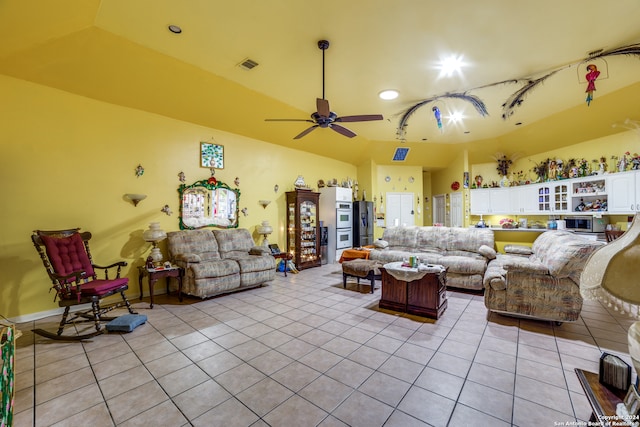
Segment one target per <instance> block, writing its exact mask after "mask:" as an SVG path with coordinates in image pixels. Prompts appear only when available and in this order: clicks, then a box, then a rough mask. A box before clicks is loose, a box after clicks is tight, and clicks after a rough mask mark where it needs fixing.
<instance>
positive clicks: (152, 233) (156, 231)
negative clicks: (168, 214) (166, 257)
mask: <svg viewBox="0 0 640 427" xmlns="http://www.w3.org/2000/svg"><path fill="white" fill-rule="evenodd" d="M142 238H143V239H144V240H145V241H146V242H151V244H152V245H153V249H151V255H150V256H151V259H152V260H153V262H154V264H155V265H159V264H161V263H162V252H160V248H159V247H158V242H160V241H162V240H164V239H166V238H167V233H166V232H165V231H164V230H163V229H161V228H160V223H159V222H152V223H150V224H149V228H148V229H147V230H145V231H144V232H143V233H142Z"/></svg>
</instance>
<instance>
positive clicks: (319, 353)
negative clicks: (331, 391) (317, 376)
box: [299, 348, 343, 372]
mask: <svg viewBox="0 0 640 427" xmlns="http://www.w3.org/2000/svg"><path fill="white" fill-rule="evenodd" d="M342 359H343V357H342V356H338V355H337V354H334V353H332V352H330V351H328V350H325V349H323V348H317V349H315V350H313V351H312V352H310V353H307V354H306V355H304V356H302V357H301V358H300V359H299V361H300V362H301V363H304V364H305V365H307V366H309V367H311V368H313V369H315V370H316V371H318V372H326V371H327V370H329V369H331V368H332V367H334V366H335V365H336V364H338V363H339V362H340V361H341V360H342Z"/></svg>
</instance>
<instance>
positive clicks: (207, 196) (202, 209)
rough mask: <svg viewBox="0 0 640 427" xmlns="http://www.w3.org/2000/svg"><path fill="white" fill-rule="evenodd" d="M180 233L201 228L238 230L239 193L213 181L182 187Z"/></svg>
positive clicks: (180, 192)
mask: <svg viewBox="0 0 640 427" xmlns="http://www.w3.org/2000/svg"><path fill="white" fill-rule="evenodd" d="M178 193H179V194H180V229H181V230H195V229H198V228H203V227H218V228H237V227H238V220H239V213H240V212H239V209H238V206H239V205H238V204H239V202H240V190H239V189H238V188H231V187H229V186H228V185H227V184H225V183H224V182H221V181H218V180H216V179H215V178H214V177H211V178H209V179H203V180H202V181H196V182H194V183H193V184H191V185H185V184H181V185H180V187H178Z"/></svg>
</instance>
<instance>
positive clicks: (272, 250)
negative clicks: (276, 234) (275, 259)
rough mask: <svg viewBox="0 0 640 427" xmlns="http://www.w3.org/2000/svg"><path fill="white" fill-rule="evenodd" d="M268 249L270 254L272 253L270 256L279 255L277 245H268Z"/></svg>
mask: <svg viewBox="0 0 640 427" xmlns="http://www.w3.org/2000/svg"><path fill="white" fill-rule="evenodd" d="M269 249H271V253H272V254H274V255H277V254H279V253H280V248H279V247H278V245H277V244H275V243H274V244H271V245H269Z"/></svg>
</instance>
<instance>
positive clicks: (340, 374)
mask: <svg viewBox="0 0 640 427" xmlns="http://www.w3.org/2000/svg"><path fill="white" fill-rule="evenodd" d="M373 372H374V370H373V369H371V368H368V367H366V366H362V365H360V364H358V363H356V362H354V361H352V360H349V359H344V360H342V361H341V362H340V363H338V364H337V365H336V366H334V367H333V368H331V369H329V370H328V371H327V372H326V375H328V376H329V377H331V378H333V379H335V380H338V381H340V382H341V383H343V384H345V385H348V386H349V387H353V388H358V387H359V386H360V384H362V383H363V382H364V381H365V380H366V379H367V378H369V377H370V376H371V374H372V373H373Z"/></svg>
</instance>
